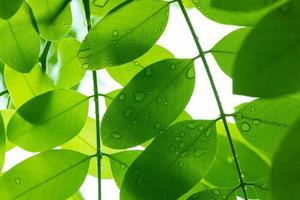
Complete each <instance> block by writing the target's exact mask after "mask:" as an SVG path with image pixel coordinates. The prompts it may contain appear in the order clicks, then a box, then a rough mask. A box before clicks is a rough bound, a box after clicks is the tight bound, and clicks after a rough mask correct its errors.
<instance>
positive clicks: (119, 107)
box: [101, 59, 195, 148]
mask: <svg viewBox="0 0 300 200" xmlns="http://www.w3.org/2000/svg"><path fill="white" fill-rule="evenodd" d="M194 83H195V71H194V65H193V60H188V59H181V60H178V59H166V60H163V61H160V62H157V63H154V64H152V65H150V66H148V67H146V68H145V69H143V70H142V71H141V72H139V73H138V74H137V75H136V76H135V77H134V78H133V79H132V80H131V82H130V83H129V84H128V85H127V86H126V87H125V88H124V89H123V90H122V91H121V92H120V93H119V94H118V96H117V97H116V98H115V100H114V101H113V102H112V103H111V105H110V106H109V107H108V109H107V111H106V113H105V115H104V118H103V121H102V129H101V130H102V138H103V143H104V144H105V145H107V146H109V147H112V148H128V147H133V146H136V145H138V144H141V143H143V142H145V141H147V140H149V139H150V138H152V137H154V136H155V135H157V134H158V133H159V132H160V131H161V130H162V129H163V128H166V127H167V126H168V125H169V124H170V123H172V122H173V121H174V120H175V119H176V118H177V117H178V116H179V115H180V114H181V113H182V112H183V111H184V108H185V106H186V105H187V103H188V101H189V99H190V97H191V95H192V92H193V89H194Z"/></svg>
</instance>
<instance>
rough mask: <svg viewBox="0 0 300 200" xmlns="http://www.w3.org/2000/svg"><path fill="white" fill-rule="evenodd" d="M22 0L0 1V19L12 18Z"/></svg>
mask: <svg viewBox="0 0 300 200" xmlns="http://www.w3.org/2000/svg"><path fill="white" fill-rule="evenodd" d="M23 2H24V0H1V1H0V4H1V6H0V18H3V19H8V18H10V17H12V16H13V15H14V14H15V13H16V12H17V11H18V9H19V8H20V6H21V5H22V3H23Z"/></svg>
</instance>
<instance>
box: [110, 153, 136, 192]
mask: <svg viewBox="0 0 300 200" xmlns="http://www.w3.org/2000/svg"><path fill="white" fill-rule="evenodd" d="M140 153H141V151H137V150H135V151H123V152H120V153H115V154H111V155H109V156H108V157H109V159H110V164H111V170H112V173H113V176H114V179H115V182H116V184H117V185H118V187H119V188H120V187H121V185H122V182H123V179H124V177H125V174H126V172H127V170H128V167H129V166H130V165H131V164H132V162H133V161H134V160H135V159H136V158H137V157H138V155H139V154H140Z"/></svg>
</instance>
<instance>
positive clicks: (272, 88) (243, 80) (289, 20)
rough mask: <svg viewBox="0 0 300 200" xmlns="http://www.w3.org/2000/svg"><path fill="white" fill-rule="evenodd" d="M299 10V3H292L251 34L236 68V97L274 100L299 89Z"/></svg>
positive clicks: (234, 78) (246, 40)
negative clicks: (239, 95)
mask: <svg viewBox="0 0 300 200" xmlns="http://www.w3.org/2000/svg"><path fill="white" fill-rule="evenodd" d="M299 9H300V2H299V1H290V2H289V3H287V4H286V5H284V6H281V7H280V8H278V9H276V10H274V11H272V12H271V13H269V14H268V15H267V16H266V17H264V18H263V19H262V20H261V21H260V22H259V23H258V24H257V26H256V27H255V28H254V29H253V30H252V31H251V32H250V33H249V35H248V36H247V37H246V39H245V41H244V43H243V45H242V47H241V49H240V51H239V54H238V55H237V58H236V62H235V65H234V71H233V91H234V93H235V94H242V95H247V96H256V97H275V96H280V95H284V94H289V93H292V92H296V91H298V90H300V86H299V84H298V81H299V78H300V71H299V70H298V68H299V67H300V66H299V60H298V59H299V56H300V47H299V46H300V42H299V41H300V21H299V20H298V19H299V18H300V12H299ZM262 47H263V48H262Z"/></svg>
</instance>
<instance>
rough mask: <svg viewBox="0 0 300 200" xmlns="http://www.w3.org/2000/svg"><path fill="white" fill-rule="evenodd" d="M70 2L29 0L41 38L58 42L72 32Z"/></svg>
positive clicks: (62, 0) (63, 0)
mask: <svg viewBox="0 0 300 200" xmlns="http://www.w3.org/2000/svg"><path fill="white" fill-rule="evenodd" d="M69 2H70V1H69V0H68V1H67V0H43V1H40V0H29V1H28V3H29V5H30V6H31V8H32V11H33V14H34V17H35V20H36V23H37V26H38V29H39V33H40V36H41V37H42V38H43V39H45V40H58V39H61V38H63V37H64V36H65V35H66V34H67V33H69V32H70V30H71V26H72V13H71V8H70V5H69Z"/></svg>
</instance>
